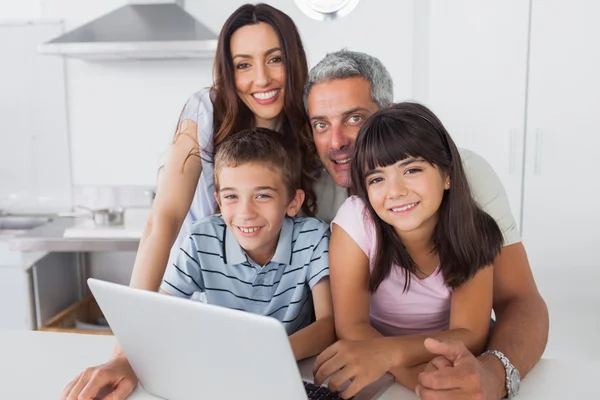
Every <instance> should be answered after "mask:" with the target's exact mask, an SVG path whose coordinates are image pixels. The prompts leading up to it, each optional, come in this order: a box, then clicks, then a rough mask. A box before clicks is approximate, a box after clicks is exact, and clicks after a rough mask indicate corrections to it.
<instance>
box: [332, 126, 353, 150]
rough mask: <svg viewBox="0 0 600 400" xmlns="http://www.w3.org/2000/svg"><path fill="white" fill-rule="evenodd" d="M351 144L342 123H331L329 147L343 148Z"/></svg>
mask: <svg viewBox="0 0 600 400" xmlns="http://www.w3.org/2000/svg"><path fill="white" fill-rule="evenodd" d="M350 144H351V140H350V137H349V136H348V135H347V134H346V132H345V129H344V126H343V125H342V124H339V125H332V127H331V143H330V146H331V149H332V150H343V149H344V148H346V147H349V146H350Z"/></svg>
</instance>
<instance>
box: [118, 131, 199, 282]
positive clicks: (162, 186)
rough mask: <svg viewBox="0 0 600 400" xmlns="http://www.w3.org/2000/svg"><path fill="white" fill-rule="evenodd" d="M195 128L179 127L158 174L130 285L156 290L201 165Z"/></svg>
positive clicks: (194, 188) (190, 201)
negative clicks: (154, 195)
mask: <svg viewBox="0 0 600 400" xmlns="http://www.w3.org/2000/svg"><path fill="white" fill-rule="evenodd" d="M196 129H197V124H196V123H195V122H193V121H191V120H184V121H183V122H182V123H181V130H180V132H179V133H178V135H177V137H176V139H175V141H174V143H173V144H172V145H171V148H170V149H169V153H168V156H167V160H166V163H165V165H164V167H163V168H162V170H161V171H160V173H159V177H158V187H157V191H156V197H155V199H154V203H153V204H152V210H151V212H150V217H149V219H148V223H147V224H146V228H145V229H144V233H143V235H142V238H141V240H140V246H139V248H138V252H137V255H136V258H135V263H134V265H133V272H132V274H131V281H130V285H131V286H133V287H137V288H141V289H147V290H153V291H156V290H158V288H159V286H160V283H161V281H162V277H163V275H164V273H165V268H166V266H167V262H168V259H169V253H170V251H171V247H172V246H173V243H174V242H175V239H176V238H177V234H178V233H179V230H180V229H181V225H182V224H183V220H184V219H185V216H186V215H187V213H188V211H189V209H190V205H191V204H192V200H193V198H194V193H195V190H196V186H197V185H198V180H199V178H200V173H201V172H202V163H201V161H200V158H199V157H197V156H190V157H188V156H189V155H190V154H191V153H192V152H196V154H197V152H198V141H197V139H196Z"/></svg>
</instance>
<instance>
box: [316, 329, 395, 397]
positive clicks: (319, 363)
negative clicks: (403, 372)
mask: <svg viewBox="0 0 600 400" xmlns="http://www.w3.org/2000/svg"><path fill="white" fill-rule="evenodd" d="M386 350H387V348H386V346H385V342H384V341H383V340H382V339H380V338H377V339H370V340H360V341H356V340H340V341H338V342H336V343H334V344H333V345H331V346H329V347H328V348H327V349H325V351H323V352H322V353H321V354H320V355H319V356H318V357H317V359H316V361H315V366H314V375H315V384H316V385H321V384H323V382H324V381H325V379H327V378H328V377H331V379H330V380H329V385H328V386H329V389H330V390H334V391H339V390H340V388H342V387H343V386H344V385H345V384H346V383H347V382H349V381H350V384H349V385H348V386H347V387H346V388H345V389H344V390H343V392H342V393H341V397H343V398H346V399H347V398H350V397H352V396H355V395H356V394H357V393H358V392H359V391H360V390H361V389H363V388H364V387H365V386H367V385H369V384H371V383H373V382H375V381H376V380H378V379H379V378H381V377H382V376H383V375H384V374H385V373H386V372H387V371H389V370H390V369H391V367H392V365H391V360H390V357H389V351H386Z"/></svg>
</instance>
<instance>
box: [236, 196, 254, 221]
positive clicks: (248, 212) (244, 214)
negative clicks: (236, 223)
mask: <svg viewBox="0 0 600 400" xmlns="http://www.w3.org/2000/svg"><path fill="white" fill-rule="evenodd" d="M237 211H238V212H237V214H238V215H237V216H238V217H239V218H240V219H242V220H244V221H249V220H251V219H253V218H255V217H256V208H255V207H254V202H253V201H252V199H242V200H241V202H240V205H239V207H238V209H237Z"/></svg>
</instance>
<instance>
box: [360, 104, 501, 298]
mask: <svg viewBox="0 0 600 400" xmlns="http://www.w3.org/2000/svg"><path fill="white" fill-rule="evenodd" d="M408 157H415V158H422V159H424V160H425V161H427V162H428V163H429V164H431V165H433V166H436V167H437V168H438V169H439V171H440V173H445V174H447V175H448V176H449V177H450V182H451V186H450V189H448V190H446V191H445V192H444V195H443V199H442V203H441V205H440V208H439V209H438V222H437V225H436V227H435V229H434V231H433V236H432V244H433V249H434V251H435V252H436V253H437V254H438V256H439V258H440V268H441V271H442V274H443V276H444V280H445V282H446V284H447V285H448V286H450V287H452V288H456V287H458V286H460V285H461V284H463V283H464V282H466V281H467V280H468V279H469V278H471V277H472V276H473V275H474V274H475V273H476V272H477V271H478V270H479V269H481V268H483V267H485V266H488V265H491V264H492V263H493V261H494V259H495V258H496V256H497V255H498V253H499V252H500V250H501V248H502V243H503V237H502V232H501V231H500V228H499V227H498V225H497V224H496V221H494V219H493V218H492V217H490V216H489V215H488V214H486V213H485V212H484V211H483V210H482V209H481V208H479V206H478V205H477V204H476V202H475V200H474V199H473V197H472V195H471V191H470V188H469V183H468V182H467V177H466V175H465V172H464V170H463V166H462V161H461V157H460V154H459V152H458V149H457V148H456V145H455V144H454V141H453V140H452V138H451V137H450V135H449V134H448V132H447V131H446V129H445V128H444V126H443V125H442V123H441V122H440V120H439V119H438V118H437V117H436V116H435V115H434V114H433V113H432V112H431V111H430V110H429V109H428V108H427V107H425V106H423V105H420V104H416V103H409V102H406V103H399V104H395V105H393V106H391V107H389V108H384V109H381V110H379V111H378V112H376V113H375V114H373V115H372V116H371V117H370V118H369V119H368V120H367V122H366V123H365V124H364V125H363V126H362V127H361V129H360V131H359V133H358V137H357V139H356V146H355V149H354V156H353V157H352V165H351V171H352V183H353V186H352V190H353V192H354V193H355V194H357V195H358V196H359V197H360V198H361V199H362V200H363V201H364V202H365V204H366V205H367V207H366V210H368V213H369V215H370V217H371V219H372V220H373V221H374V223H375V227H376V235H377V250H376V255H375V257H376V258H375V262H374V267H373V270H372V273H371V279H370V282H369V289H370V290H371V292H374V291H376V290H377V288H378V287H379V285H380V284H381V282H382V281H383V280H384V279H386V278H387V277H388V276H389V274H390V272H391V270H392V267H393V266H394V265H399V266H400V267H401V268H403V269H404V276H405V285H404V290H405V291H407V290H408V289H409V287H410V275H411V273H415V272H416V271H418V266H417V265H416V264H415V262H414V260H413V259H412V258H411V256H410V254H409V253H408V251H407V250H406V248H405V247H404V245H403V244H402V241H401V240H400V238H399V237H398V235H397V234H396V232H395V230H394V227H393V226H391V225H389V224H387V223H385V222H384V221H382V220H381V219H380V218H379V216H378V215H377V214H376V212H375V210H374V209H373V206H372V205H371V204H370V203H369V198H368V194H367V185H366V179H365V173H366V172H367V171H368V170H372V169H374V168H377V167H387V166H389V165H393V164H395V163H397V162H398V161H401V160H403V159H406V158H408Z"/></svg>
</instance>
